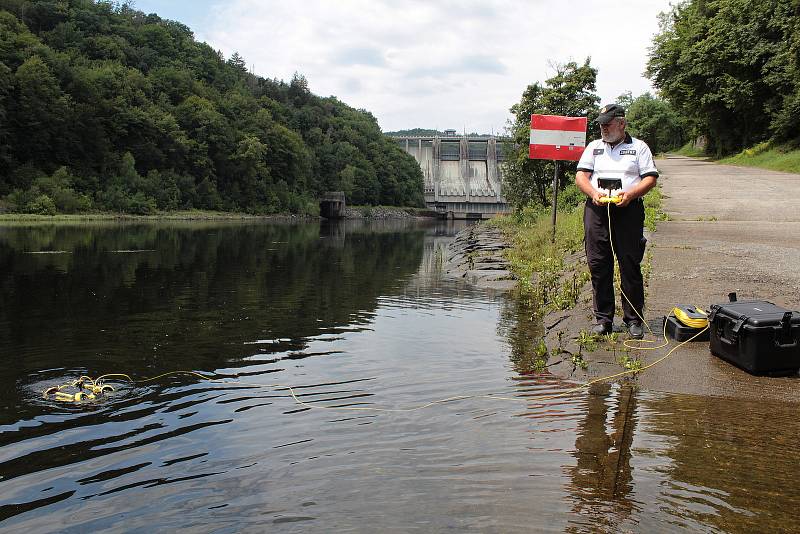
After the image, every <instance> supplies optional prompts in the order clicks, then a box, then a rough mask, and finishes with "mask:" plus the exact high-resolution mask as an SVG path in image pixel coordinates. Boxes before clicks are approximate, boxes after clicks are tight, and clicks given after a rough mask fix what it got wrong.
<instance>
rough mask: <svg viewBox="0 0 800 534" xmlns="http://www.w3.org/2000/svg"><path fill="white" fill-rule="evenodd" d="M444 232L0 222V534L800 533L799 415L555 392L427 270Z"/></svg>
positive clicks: (524, 323) (674, 398)
mask: <svg viewBox="0 0 800 534" xmlns="http://www.w3.org/2000/svg"><path fill="white" fill-rule="evenodd" d="M458 229H459V225H457V224H453V223H450V224H449V225H446V224H436V223H430V222H428V223H421V222H409V221H374V222H363V221H345V222H343V223H339V224H325V223H322V224H317V223H314V224H310V223H298V224H289V223H262V222H260V223H252V222H249V223H235V222H203V223H198V222H191V223H189V222H186V223H183V222H182V223H158V224H117V223H113V224H112V223H103V224H88V223H87V224H82V225H75V226H69V225H55V226H54V225H36V226H6V227H2V228H0V355H2V357H1V358H0V529H8V530H12V529H13V530H20V531H21V530H23V529H24V531H26V532H55V531H58V532H91V531H101V530H102V531H104V532H131V531H133V532H136V531H140V532H153V531H156V532H158V531H165V530H171V531H175V532H263V531H278V532H384V531H385V532H417V531H418V532H440V531H450V532H510V531H536V532H542V531H553V532H681V531H684V532H754V531H759V532H791V531H794V530H795V529H796V527H795V509H796V506H797V502H798V499H799V498H800V477H798V476H797V474H796V469H797V465H798V460H800V453H798V446H797V436H798V435H800V424H798V418H797V406H796V405H792V404H783V403H767V402H754V401H749V402H748V401H737V400H731V399H723V398H709V397H691V396H684V395H669V394H662V393H654V392H645V391H640V390H637V388H636V387H635V385H632V384H630V383H627V384H623V385H613V386H602V385H597V386H593V387H592V389H591V390H590V391H588V392H586V391H584V392H581V393H579V394H575V395H568V396H564V397H556V398H552V396H553V395H554V394H557V393H559V392H563V391H566V390H567V389H569V388H572V387H574V386H575V384H574V383H571V382H567V381H564V380H560V379H558V378H556V377H554V376H551V375H548V374H547V373H546V372H545V373H540V374H535V373H531V372H529V369H530V366H529V365H526V363H525V362H526V361H530V358H531V357H532V353H533V352H534V351H535V338H536V335H537V328H536V325H535V324H531V322H530V312H529V311H528V310H525V309H523V308H521V307H520V304H518V302H517V301H516V300H514V299H512V298H510V297H506V296H503V295H502V294H496V293H492V292H489V291H483V290H479V289H476V288H473V287H470V286H469V285H466V284H465V283H463V282H462V281H460V280H453V279H448V278H446V277H444V276H443V275H442V257H443V255H444V247H446V245H447V243H449V242H450V241H451V240H452V236H453V235H454V233H455V232H456V231H457V230H458ZM172 371H194V372H198V373H202V374H203V375H204V376H206V377H208V378H211V379H212V380H206V379H203V378H201V377H199V376H196V375H189V374H168V375H166V376H162V377H160V378H156V379H155V380H149V381H144V380H145V379H147V378H151V377H157V376H158V375H160V374H162V373H169V372H172ZM614 371H615V370H614V369H610V372H614ZM106 373H124V374H127V375H129V377H130V378H131V379H132V380H133V382H128V381H127V380H126V379H124V378H121V377H109V378H108V379H107V383H108V384H109V385H113V386H114V387H115V391H114V392H111V393H109V394H108V395H107V396H106V397H104V398H103V399H98V400H95V401H87V402H81V403H56V402H54V401H53V400H51V399H45V398H43V395H42V392H43V391H44V390H45V389H47V388H48V387H51V386H55V385H58V384H64V383H68V382H70V381H73V380H76V379H77V378H78V377H79V376H81V375H88V376H91V377H98V376H100V375H103V374H106ZM290 388H291V389H290ZM464 397H466V398H464ZM436 401H442V402H436ZM431 402H433V404H429V405H428V403H431Z"/></svg>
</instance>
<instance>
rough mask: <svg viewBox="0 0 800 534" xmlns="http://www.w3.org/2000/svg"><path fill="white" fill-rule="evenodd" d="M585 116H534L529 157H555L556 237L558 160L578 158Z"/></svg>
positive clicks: (583, 145)
mask: <svg viewBox="0 0 800 534" xmlns="http://www.w3.org/2000/svg"><path fill="white" fill-rule="evenodd" d="M586 126H587V120H586V117H562V116H558V115H531V142H530V152H529V153H528V157H529V158H530V159H549V160H553V163H554V166H555V173H554V175H553V235H552V237H551V239H550V242H551V243H555V240H556V211H557V209H556V208H557V205H558V162H559V161H578V160H580V159H581V154H583V149H584V148H585V147H586Z"/></svg>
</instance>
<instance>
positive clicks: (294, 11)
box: [134, 0, 670, 133]
mask: <svg viewBox="0 0 800 534" xmlns="http://www.w3.org/2000/svg"><path fill="white" fill-rule="evenodd" d="M134 5H135V7H136V8H137V9H140V10H142V11H144V12H146V13H157V14H159V15H160V16H161V17H163V18H168V19H173V20H178V21H180V22H183V23H184V24H186V25H187V26H189V27H190V28H191V29H192V30H193V31H194V33H195V37H196V38H197V39H198V40H200V41H205V42H207V43H208V44H209V45H211V46H212V47H213V48H215V49H217V50H221V51H222V52H223V54H224V55H225V57H229V56H230V55H231V54H232V53H233V52H239V54H240V55H241V56H242V57H244V59H245V61H246V62H247V64H248V66H249V67H251V69H252V70H253V71H254V72H255V73H256V74H258V75H260V76H264V77H268V78H279V79H283V80H287V81H288V80H290V79H291V77H292V75H293V73H294V72H299V73H301V74H303V75H304V76H305V77H306V78H307V79H308V82H309V87H310V88H311V91H312V92H313V93H315V94H317V95H320V96H328V95H335V96H336V97H338V98H339V99H340V100H342V101H343V102H345V103H347V104H349V105H351V106H353V107H356V108H364V109H367V110H369V111H371V112H372V113H373V115H375V117H377V119H378V122H379V123H380V125H381V128H382V129H383V130H384V131H391V130H399V129H408V128H417V127H420V128H437V129H439V130H443V129H445V128H455V129H456V130H458V131H462V130H466V131H467V132H473V131H474V132H480V133H490V132H492V131H494V132H495V133H497V132H499V131H502V130H503V128H504V127H505V126H506V123H507V120H508V118H509V112H508V109H509V108H510V107H511V105H512V104H514V103H515V102H517V101H519V98H520V96H521V94H522V92H523V91H524V89H525V87H526V86H527V85H528V84H530V83H533V82H535V81H540V82H544V80H545V79H547V78H548V77H550V76H551V75H552V74H553V73H554V70H553V64H554V63H565V62H567V61H573V60H574V61H577V62H579V63H581V62H583V61H584V59H585V58H586V57H587V56H588V57H591V62H592V65H593V66H594V67H595V68H597V69H598V77H597V91H598V94H599V95H600V97H601V98H602V101H603V103H607V102H611V101H613V100H614V99H615V98H616V97H617V96H618V95H620V94H622V93H623V92H625V91H631V92H632V93H633V95H634V96H637V95H639V94H641V93H644V92H645V91H651V92H652V91H653V90H652V87H651V86H650V83H649V81H648V80H647V79H646V78H645V77H644V76H643V75H642V73H643V72H644V69H645V64H646V62H647V51H648V48H649V47H650V45H651V42H652V38H653V35H654V34H655V33H656V32H657V31H658V13H659V12H662V11H667V10H669V8H670V5H669V0H639V1H637V2H635V3H628V4H620V3H619V2H618V1H611V0H596V1H592V0H573V1H556V0H527V1H522V0H483V1H471V0H425V1H420V0H399V1H398V0H394V1H384V0H301V1H298V2H289V1H286V0H281V1H273V0H135V3H134Z"/></svg>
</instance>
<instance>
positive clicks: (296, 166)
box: [0, 0, 423, 213]
mask: <svg viewBox="0 0 800 534" xmlns="http://www.w3.org/2000/svg"><path fill="white" fill-rule="evenodd" d="M327 190H338V191H344V192H345V193H346V194H347V197H348V201H349V202H351V203H355V204H386V205H422V204H423V198H422V174H421V171H420V169H419V166H418V165H417V164H416V162H415V161H414V159H413V158H412V157H411V156H409V155H408V154H406V153H405V152H403V151H402V150H401V149H400V148H399V147H398V146H397V144H396V143H394V142H392V141H391V140H390V139H388V138H386V137H385V136H384V135H383V134H382V133H381V130H380V127H379V126H378V124H377V121H376V120H375V117H373V116H372V115H371V114H370V113H369V112H367V111H365V110H357V109H353V108H351V107H349V106H347V105H346V104H344V103H342V102H340V101H339V100H337V99H336V98H335V97H329V98H320V97H318V96H315V95H314V94H312V93H311V92H310V90H309V87H308V83H307V81H306V80H305V78H304V77H303V76H301V75H299V74H295V76H294V78H293V79H292V80H291V81H290V82H289V83H285V82H283V81H279V80H275V79H265V78H261V77H258V76H255V75H253V74H251V73H249V72H248V71H247V68H246V64H245V60H244V59H243V58H242V57H241V56H239V55H238V54H236V53H234V54H233V55H232V56H231V57H230V58H228V59H227V60H225V59H224V58H223V57H222V55H221V54H220V53H218V52H216V51H215V50H213V49H212V48H211V47H210V46H208V45H207V44H205V43H199V42H197V41H196V40H195V39H194V37H193V34H192V32H191V30H190V29H189V28H187V27H186V26H184V25H183V24H180V23H178V22H174V21H170V20H164V19H161V18H160V17H158V16H156V15H145V14H144V13H142V12H140V11H137V10H135V9H133V8H132V7H130V4H128V3H122V4H119V3H116V2H95V1H91V0H41V1H26V0H0V211H2V210H3V209H5V210H12V211H23V212H37V213H55V212H78V211H88V210H113V211H122V212H129V213H152V212H154V211H155V210H158V209H160V210H174V209H186V208H203V209H217V210H225V211H239V210H241V211H248V212H251V213H275V212H294V213H313V212H315V211H316V209H317V208H316V200H315V199H316V198H318V197H319V195H320V194H321V193H322V192H324V191H327Z"/></svg>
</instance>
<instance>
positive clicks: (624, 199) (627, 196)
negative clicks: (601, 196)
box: [617, 191, 636, 208]
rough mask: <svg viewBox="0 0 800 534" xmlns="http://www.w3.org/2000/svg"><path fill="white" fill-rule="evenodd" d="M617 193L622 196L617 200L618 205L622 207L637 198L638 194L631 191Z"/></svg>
mask: <svg viewBox="0 0 800 534" xmlns="http://www.w3.org/2000/svg"><path fill="white" fill-rule="evenodd" d="M617 195H618V196H619V198H620V201H619V202H617V206H619V207H620V208H624V207H625V206H627V205H628V204H630V203H631V202H633V201H634V200H636V196H635V195H632V194H631V193H630V192H627V193H626V192H625V191H620V192H619V193H617Z"/></svg>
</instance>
